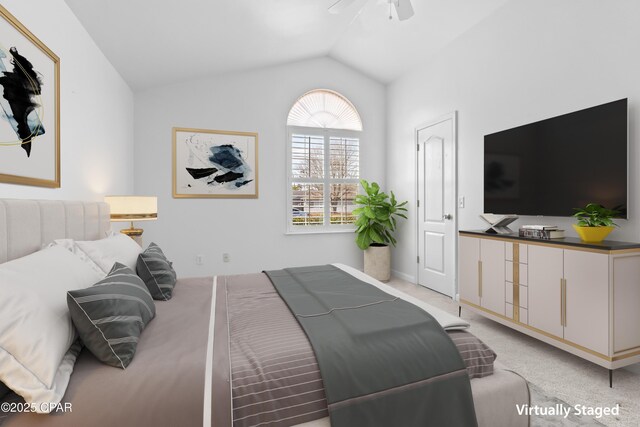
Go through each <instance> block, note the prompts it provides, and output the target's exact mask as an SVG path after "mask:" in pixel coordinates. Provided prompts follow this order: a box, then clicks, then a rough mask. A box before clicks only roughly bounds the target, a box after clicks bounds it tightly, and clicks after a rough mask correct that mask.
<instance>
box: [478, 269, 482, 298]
mask: <svg viewBox="0 0 640 427" xmlns="http://www.w3.org/2000/svg"><path fill="white" fill-rule="evenodd" d="M478 296H479V297H480V298H482V261H478Z"/></svg>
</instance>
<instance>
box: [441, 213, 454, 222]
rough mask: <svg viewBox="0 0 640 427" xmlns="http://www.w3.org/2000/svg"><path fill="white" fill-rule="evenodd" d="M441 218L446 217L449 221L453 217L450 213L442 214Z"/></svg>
mask: <svg viewBox="0 0 640 427" xmlns="http://www.w3.org/2000/svg"><path fill="white" fill-rule="evenodd" d="M442 219H448V220H449V221H451V220H452V219H453V215H451V214H446V215H442Z"/></svg>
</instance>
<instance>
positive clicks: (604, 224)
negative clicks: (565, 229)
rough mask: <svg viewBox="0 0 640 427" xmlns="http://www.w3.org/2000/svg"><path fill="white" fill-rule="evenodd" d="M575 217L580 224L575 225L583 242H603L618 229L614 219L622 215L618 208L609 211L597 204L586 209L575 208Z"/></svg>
mask: <svg viewBox="0 0 640 427" xmlns="http://www.w3.org/2000/svg"><path fill="white" fill-rule="evenodd" d="M573 210H574V211H576V212H575V213H574V214H573V216H574V217H576V218H578V224H573V228H574V229H575V230H576V232H577V233H578V235H579V236H580V238H581V239H582V241H583V242H587V243H599V242H602V241H603V240H604V239H605V237H607V235H608V234H609V233H611V232H612V231H613V229H614V227H616V224H615V223H614V222H613V218H615V217H616V216H618V215H620V214H621V210H620V209H619V208H618V207H615V208H613V209H607V208H605V207H604V206H602V205H599V204H597V203H589V204H588V205H587V206H585V207H584V208H573Z"/></svg>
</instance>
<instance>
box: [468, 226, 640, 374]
mask: <svg viewBox="0 0 640 427" xmlns="http://www.w3.org/2000/svg"><path fill="white" fill-rule="evenodd" d="M458 251H459V253H458V254H459V256H458V257H459V272H458V281H459V294H460V305H461V307H464V308H465V309H470V310H472V311H474V312H476V313H479V314H481V315H483V316H485V317H487V318H489V319H492V320H495V321H496V322H499V323H502V324H504V325H506V326H509V327H511V328H513V329H515V330H518V331H520V332H522V333H525V334H527V335H530V336H532V337H535V338H537V339H540V340H541V341H544V342H546V343H548V344H551V345H553V346H556V347H558V348H561V349H563V350H565V351H568V352H570V353H572V354H575V355H577V356H580V357H582V358H584V359H587V360H589V361H591V362H593V363H596V364H598V365H600V366H603V367H605V368H607V369H609V382H610V385H611V378H612V377H611V373H612V370H613V369H617V368H621V367H624V366H627V365H631V364H634V363H638V362H640V244H637V243H626V242H606V241H605V242H603V243H596V244H593V243H583V242H581V241H580V240H579V239H572V238H566V239H554V240H537V239H531V238H521V237H518V236H517V235H508V236H503V235H499V236H496V235H495V234H494V235H490V234H487V233H484V232H475V231H461V232H460V236H459V244H458Z"/></svg>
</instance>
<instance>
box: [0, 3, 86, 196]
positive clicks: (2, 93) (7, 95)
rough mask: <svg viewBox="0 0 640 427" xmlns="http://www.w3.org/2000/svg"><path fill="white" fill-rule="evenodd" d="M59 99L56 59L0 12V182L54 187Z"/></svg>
mask: <svg viewBox="0 0 640 427" xmlns="http://www.w3.org/2000/svg"><path fill="white" fill-rule="evenodd" d="M59 95H60V58H59V57H58V56H57V55H56V54H55V53H54V52H53V51H52V50H51V49H49V48H48V47H47V46H46V45H45V44H44V42H43V41H42V40H40V39H39V38H38V37H36V36H35V35H33V34H31V32H30V31H29V30H28V29H27V28H26V27H25V26H24V25H22V24H21V23H20V22H19V21H18V20H17V19H16V17H14V16H12V15H11V14H10V13H9V12H8V11H7V10H6V9H5V8H3V7H1V6H0V182H3V183H11V184H19V185H33V186H38V187H48V188H58V187H60V97H59ZM69 102H70V103H71V102H73V101H71V100H70V101H69Z"/></svg>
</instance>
